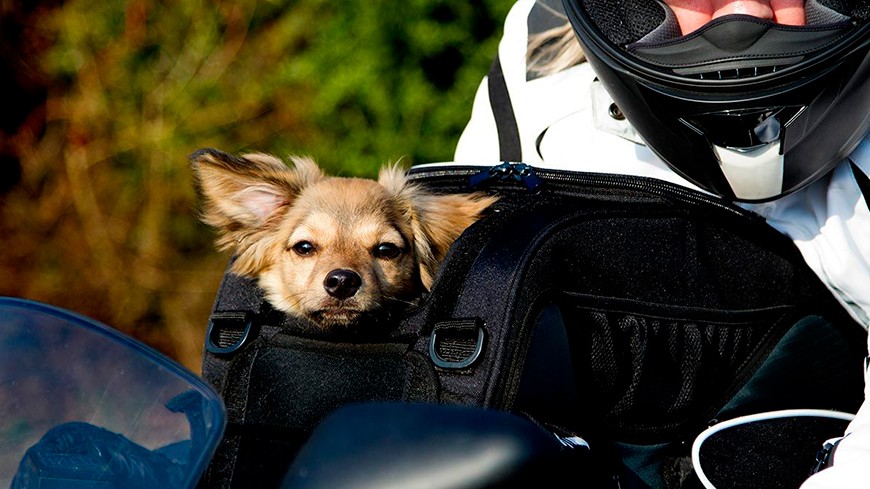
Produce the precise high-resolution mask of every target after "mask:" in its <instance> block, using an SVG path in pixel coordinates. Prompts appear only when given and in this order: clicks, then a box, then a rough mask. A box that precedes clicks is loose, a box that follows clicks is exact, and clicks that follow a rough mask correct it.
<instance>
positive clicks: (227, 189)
mask: <svg viewBox="0 0 870 489" xmlns="http://www.w3.org/2000/svg"><path fill="white" fill-rule="evenodd" d="M292 160H293V163H294V165H295V167H293V168H291V167H289V166H287V165H285V164H284V163H283V162H282V161H281V160H279V159H278V158H275V157H274V156H270V155H265V154H247V155H243V156H234V155H230V154H227V153H224V152H221V151H218V150H215V149H201V150H199V151H197V152H195V153H193V154H192V155H190V162H191V166H192V167H193V173H194V177H195V188H196V191H197V194H198V196H199V198H200V201H201V203H202V216H201V219H202V221H203V222H205V223H206V224H208V225H210V226H212V227H214V228H215V229H216V230H217V232H218V234H219V237H218V240H217V245H218V248H219V249H221V250H226V249H231V248H235V249H236V250H237V251H243V250H244V249H245V247H246V246H249V245H250V244H251V243H253V242H256V241H257V240H258V238H259V237H262V234H263V233H267V232H269V231H271V230H272V229H274V227H275V226H276V225H277V224H278V222H279V221H280V218H281V216H283V215H284V212H285V211H286V209H287V208H288V207H289V206H290V204H292V202H293V201H294V200H295V199H296V197H297V196H298V195H299V192H301V191H302V189H303V188H305V187H306V186H307V185H310V184H312V183H314V182H316V181H318V180H320V179H322V178H323V174H322V172H321V171H320V169H319V168H318V167H317V165H316V164H315V163H314V162H313V161H312V160H310V159H308V158H298V157H294V158H293V159H292Z"/></svg>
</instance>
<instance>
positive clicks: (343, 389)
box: [203, 164, 866, 487]
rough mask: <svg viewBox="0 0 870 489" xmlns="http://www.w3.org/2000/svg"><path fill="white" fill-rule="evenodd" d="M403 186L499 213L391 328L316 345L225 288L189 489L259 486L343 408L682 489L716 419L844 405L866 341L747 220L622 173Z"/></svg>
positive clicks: (800, 266)
mask: <svg viewBox="0 0 870 489" xmlns="http://www.w3.org/2000/svg"><path fill="white" fill-rule="evenodd" d="M411 175H412V178H413V179H415V180H416V181H417V182H418V183H419V184H421V185H426V186H428V187H430V188H433V189H436V190H440V191H444V192H460V191H466V190H468V188H469V182H470V181H474V182H476V183H477V185H476V187H477V188H478V189H479V188H488V189H490V190H491V191H493V192H497V193H499V194H500V195H502V199H501V200H500V202H499V203H497V204H496V205H495V207H494V208H493V210H492V212H491V213H490V214H489V215H488V216H486V217H485V218H484V219H482V220H481V221H479V222H477V223H476V224H474V225H473V226H472V227H470V228H469V229H468V230H466V232H465V233H464V234H463V235H462V236H461V237H460V238H459V240H458V241H457V242H456V243H454V246H453V247H452V248H451V250H450V252H449V253H448V256H447V258H446V260H445V262H444V264H443V266H442V268H441V271H440V273H439V275H438V276H437V277H436V280H435V283H434V285H433V288H432V291H431V293H430V294H428V295H427V296H426V297H424V298H423V299H422V300H421V301H420V303H419V305H418V306H417V307H415V308H414V309H412V310H410V311H408V313H407V315H406V316H405V317H402V318H400V319H398V320H397V324H396V325H395V329H393V330H391V331H388V332H381V333H379V334H377V335H374V336H373V337H362V336H360V337H330V336H329V335H328V334H325V333H323V332H320V331H318V330H316V329H313V328H312V327H311V326H310V325H308V324H307V323H305V322H303V321H301V320H299V319H296V318H292V317H286V316H284V315H283V314H280V313H276V312H275V311H273V310H271V309H270V308H269V307H268V304H267V303H265V302H264V301H263V300H262V296H261V295H260V293H259V290H258V289H257V288H256V285H255V284H254V283H252V282H251V281H248V280H245V279H240V278H239V277H237V276H235V275H233V274H231V273H227V274H226V275H225V278H224V281H223V283H222V285H221V287H220V290H219V292H218V296H217V299H216V301H215V307H214V312H213V314H212V317H211V320H210V326H209V331H208V338H207V342H206V343H207V350H206V353H205V356H204V362H203V374H204V376H205V378H206V379H207V380H208V381H209V382H211V383H212V384H213V385H215V386H216V387H217V388H218V389H219V391H220V392H221V394H222V396H223V398H224V401H225V403H226V406H227V410H228V414H229V427H228V430H227V434H226V437H225V439H224V441H223V443H222V445H221V447H220V448H219V450H218V455H217V456H216V457H215V459H214V461H213V462H212V464H211V466H210V468H209V470H208V473H207V475H206V478H205V480H204V481H203V486H204V487H249V486H252V485H255V486H257V487H270V486H271V487H275V486H276V485H277V484H278V483H279V482H280V480H281V477H282V475H283V473H284V471H285V470H286V469H287V467H288V466H289V464H290V463H291V462H292V461H293V458H294V456H295V454H296V453H297V450H298V449H299V447H300V446H301V444H302V443H304V441H305V440H306V438H307V436H308V434H309V433H310V432H311V431H312V429H313V428H314V427H315V426H316V425H317V424H318V423H319V422H320V421H321V420H322V419H323V418H324V417H325V416H327V415H328V414H329V413H330V412H332V411H334V410H335V409H336V408H338V407H340V406H343V405H345V404H349V403H354V402H360V401H363V402H365V401H408V402H435V403H457V404H468V405H475V406H482V407H486V408H492V409H497V410H507V411H514V412H522V413H525V414H527V415H528V416H530V417H532V418H534V419H535V420H537V421H538V422H540V423H543V424H545V425H548V426H554V427H558V428H559V429H561V430H564V431H566V432H570V433H576V434H578V435H580V436H582V437H583V438H585V439H586V440H588V441H589V442H590V444H591V445H592V447H593V450H592V451H593V453H595V454H596V456H600V457H601V458H602V462H601V467H606V468H607V469H606V470H612V471H613V472H614V474H618V475H619V477H620V478H621V483H622V484H623V487H699V486H697V481H696V479H694V478H693V476H692V473H691V470H690V469H688V468H687V467H690V464H689V462H688V456H689V448H690V446H691V442H692V440H693V439H694V436H695V435H697V434H698V433H700V432H701V431H703V430H704V429H705V428H706V427H707V426H708V425H709V424H710V423H711V422H714V420H723V419H729V418H733V417H736V416H740V415H745V414H750V413H755V412H761V411H770V410H777V409H789V408H814V409H833V410H838V411H845V412H855V411H856V410H857V408H858V406H859V405H860V403H861V401H862V398H863V397H862V392H863V389H862V386H863V379H862V376H861V364H862V361H863V358H864V344H865V343H866V342H865V336H864V335H865V333H864V330H863V329H862V328H861V327H860V326H859V325H858V324H857V323H855V322H854V321H853V320H852V319H851V318H850V317H849V316H848V314H847V313H846V312H845V310H844V309H843V308H842V307H841V306H840V305H839V304H838V303H837V302H836V300H835V299H834V298H833V296H832V295H831V294H830V292H829V291H828V290H827V288H826V287H825V286H824V285H823V284H822V283H821V282H820V281H819V280H818V279H817V277H816V276H815V275H814V274H813V273H812V271H811V270H809V269H808V267H807V266H806V265H805V263H804V261H803V259H802V258H801V256H800V254H799V253H798V251H797V250H796V248H795V247H794V245H793V243H792V242H791V241H790V240H788V239H787V238H785V237H784V236H782V235H780V234H779V233H778V232H776V231H775V230H773V229H772V228H770V227H769V226H767V225H766V224H765V223H764V222H763V221H762V220H761V219H759V218H758V217H756V216H754V215H753V214H750V213H748V212H745V211H743V210H741V209H740V208H738V207H736V206H732V205H730V204H727V203H724V202H722V201H719V200H716V199H713V198H710V197H707V196H705V195H703V194H700V193H696V192H693V191H691V190H687V189H683V188H681V187H677V186H674V185H670V184H666V183H662V182H660V181H655V180H651V179H644V178H637V177H623V176H613V175H596V174H581V173H575V172H558V171H544V170H538V171H537V172H535V171H534V170H533V169H531V168H528V167H525V166H521V165H510V164H505V165H501V166H499V167H497V168H494V169H491V170H486V171H484V172H481V170H480V168H478V167H451V168H445V167H439V168H432V169H413V170H412V171H411ZM530 189H531V190H530ZM834 435H836V434H832V435H831V436H834ZM596 447H600V448H599V449H598V450H596ZM602 470H604V469H602ZM693 484H694V485H693Z"/></svg>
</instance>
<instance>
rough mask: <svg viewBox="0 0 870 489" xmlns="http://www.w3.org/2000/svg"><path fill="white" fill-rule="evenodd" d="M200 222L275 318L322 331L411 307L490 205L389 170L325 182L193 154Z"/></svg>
mask: <svg viewBox="0 0 870 489" xmlns="http://www.w3.org/2000/svg"><path fill="white" fill-rule="evenodd" d="M190 159H191V163H192V165H193V169H194V174H195V176H196V179H197V181H196V188H197V191H198V193H199V196H200V199H201V201H202V205H203V213H202V220H203V222H205V223H206V224H209V225H211V226H213V227H215V228H216V229H217V231H218V234H219V238H218V240H217V245H218V248H219V249H221V250H233V252H234V253H235V256H236V260H235V262H234V263H233V266H232V271H233V272H235V273H236V274H238V275H241V276H244V277H250V278H255V279H257V281H258V284H259V286H260V287H261V288H262V289H263V291H264V292H265V297H266V299H267V300H268V301H269V302H270V303H271V304H272V306H273V307H274V308H275V309H277V310H280V311H284V312H286V313H290V314H293V315H297V316H302V317H306V318H308V319H310V320H311V321H313V322H314V323H316V324H318V325H319V326H321V327H323V328H332V327H336V326H341V327H344V326H350V325H352V324H356V323H358V322H359V321H360V320H363V319H372V318H376V317H377V316H380V315H384V314H387V313H388V312H389V311H390V310H392V308H393V307H395V306H397V305H403V304H409V303H411V302H412V301H414V300H415V299H416V298H418V297H419V296H420V295H421V294H422V292H423V291H424V289H429V287H430V286H431V284H432V279H433V277H434V275H435V272H436V270H437V268H438V266H439V265H440V263H441V261H442V259H443V258H444V255H445V254H446V253H447V249H448V248H449V247H450V245H451V244H452V243H453V241H454V240H455V239H456V238H457V237H458V236H459V234H460V233H462V231H463V230H465V228H467V227H468V226H469V225H471V224H472V223H473V222H474V221H476V220H477V219H478V218H479V217H480V215H481V213H482V212H483V211H484V210H485V209H486V208H487V207H489V206H490V205H491V204H493V203H494V202H495V201H496V198H495V197H492V196H489V195H486V194H483V193H473V194H445V195H439V194H434V193H430V192H427V191H425V190H423V189H422V188H420V187H419V186H417V185H414V184H412V183H410V182H408V180H407V179H406V177H405V174H404V172H402V171H401V170H400V169H398V168H397V167H395V166H392V167H387V166H385V167H383V168H381V171H380V175H379V177H378V180H377V181H375V180H368V179H362V178H341V177H329V176H325V175H324V174H323V173H322V172H321V170H320V169H319V168H318V167H317V165H316V163H314V161H312V160H311V159H309V158H302V157H293V158H292V161H293V164H294V167H292V168H291V167H289V166H287V165H285V164H284V163H283V162H282V161H281V160H279V159H278V158H275V157H273V156H270V155H265V154H248V155H244V156H241V157H239V156H233V155H229V154H226V153H223V152H220V151H217V150H214V149H202V150H199V151H197V152H196V153H194V154H192V155H191V157H190Z"/></svg>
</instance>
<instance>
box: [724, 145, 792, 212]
mask: <svg viewBox="0 0 870 489" xmlns="http://www.w3.org/2000/svg"><path fill="white" fill-rule="evenodd" d="M713 150H714V151H715V152H716V155H717V156H718V157H719V164H720V167H721V169H722V173H724V174H725V178H726V179H727V180H728V183H729V184H730V185H731V189H732V190H734V194H735V195H736V196H737V198H738V199H742V200H764V199H769V198H771V197H774V196H776V195H779V194H780V193H782V175H783V160H784V158H783V156H782V155H781V154H779V142H773V143H770V144H765V145H762V146H760V147H758V148H753V149H750V150H743V149H731V148H723V147H721V146H716V145H713Z"/></svg>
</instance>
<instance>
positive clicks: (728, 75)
mask: <svg viewBox="0 0 870 489" xmlns="http://www.w3.org/2000/svg"><path fill="white" fill-rule="evenodd" d="M779 68H781V67H777V66H750V67H748V68H733V69H730V70H715V71H704V72H697V71H696V72H694V73H682V74H683V75H685V76H688V77H689V78H694V79H696V80H739V79H743V78H754V77H756V76H761V75H766V74H768V73H775V72H776V71H777V69H779Z"/></svg>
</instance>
